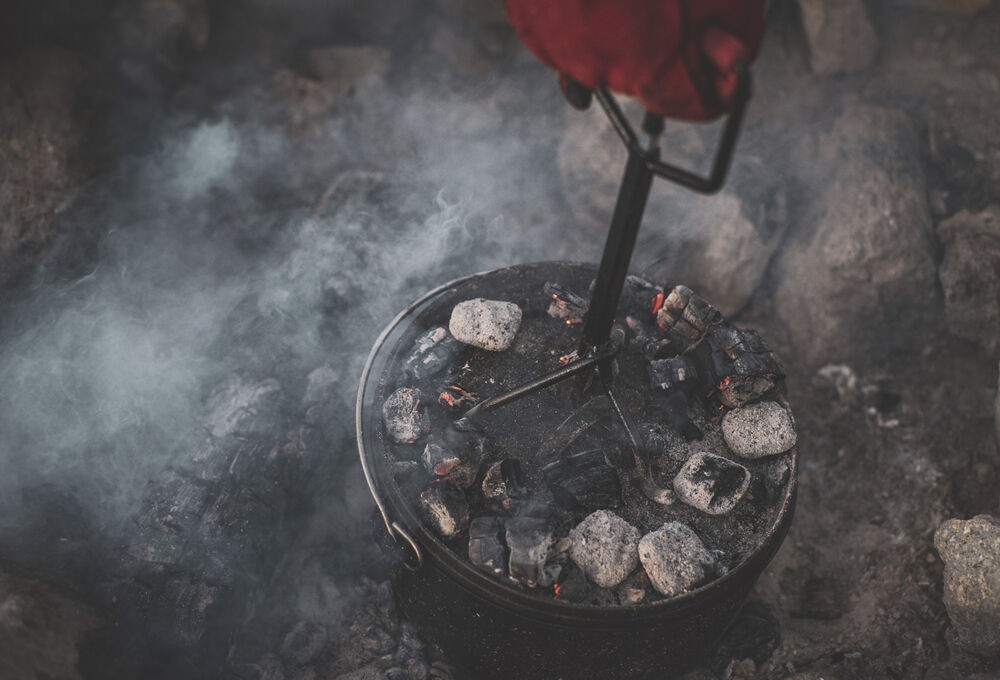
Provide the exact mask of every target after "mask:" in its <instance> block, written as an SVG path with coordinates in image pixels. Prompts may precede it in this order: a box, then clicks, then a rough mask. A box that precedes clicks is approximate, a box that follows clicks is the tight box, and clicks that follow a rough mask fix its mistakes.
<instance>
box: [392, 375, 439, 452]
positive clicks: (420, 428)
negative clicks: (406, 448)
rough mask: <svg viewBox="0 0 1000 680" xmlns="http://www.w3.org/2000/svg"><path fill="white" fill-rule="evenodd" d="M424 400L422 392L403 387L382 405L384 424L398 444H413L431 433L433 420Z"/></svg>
mask: <svg viewBox="0 0 1000 680" xmlns="http://www.w3.org/2000/svg"><path fill="white" fill-rule="evenodd" d="M422 400H423V395H422V394H421V393H420V390H418V389H416V388H414V387H401V388H399V389H398V390H396V391H395V392H393V393H392V394H391V395H389V398H388V399H386V400H385V403H384V404H382V422H383V423H384V424H385V430H386V432H388V433H389V436H390V437H392V438H393V439H394V440H395V441H396V442H398V443H400V444H412V443H413V442H415V441H416V440H418V439H420V438H421V437H423V436H424V435H425V434H427V433H428V432H430V430H431V420H430V417H429V416H428V415H427V409H426V408H425V406H424V405H423V403H422Z"/></svg>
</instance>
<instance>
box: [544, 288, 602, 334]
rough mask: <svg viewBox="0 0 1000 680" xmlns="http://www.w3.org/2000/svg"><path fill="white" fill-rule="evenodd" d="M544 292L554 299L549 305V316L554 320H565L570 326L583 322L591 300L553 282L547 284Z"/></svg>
mask: <svg viewBox="0 0 1000 680" xmlns="http://www.w3.org/2000/svg"><path fill="white" fill-rule="evenodd" d="M542 290H543V291H545V294H546V295H548V296H549V297H550V298H551V299H552V301H551V302H550V303H549V309H548V313H549V316H551V317H552V318H553V319H563V320H565V321H566V323H570V324H573V323H579V322H581V321H583V317H584V315H585V314H586V313H587V309H588V308H589V307H590V300H589V299H587V298H585V297H583V296H581V295H577V294H576V293H574V292H573V291H571V290H570V289H568V288H566V287H565V286H561V285H559V284H558V283H553V282H551V281H548V282H546V283H545V285H543V286H542Z"/></svg>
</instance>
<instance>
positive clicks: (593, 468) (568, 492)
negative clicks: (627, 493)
mask: <svg viewBox="0 0 1000 680" xmlns="http://www.w3.org/2000/svg"><path fill="white" fill-rule="evenodd" d="M542 474H543V476H544V479H545V484H546V485H547V486H548V487H549V489H550V490H551V491H552V496H553V497H554V498H555V500H556V502H557V503H558V504H559V505H560V506H562V507H563V508H565V509H567V510H575V511H583V512H589V511H592V510H599V509H601V508H613V507H617V506H618V505H619V504H620V503H621V495H622V488H621V482H619V480H618V472H617V470H615V468H613V467H612V466H610V465H608V463H607V461H606V460H605V457H604V454H603V453H602V452H601V451H598V450H594V451H586V452H584V453H578V454H576V455H574V456H568V457H567V458H564V459H562V460H559V461H556V462H555V463H550V464H549V465H546V466H545V468H544V469H543V470H542Z"/></svg>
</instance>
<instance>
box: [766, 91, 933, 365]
mask: <svg viewBox="0 0 1000 680" xmlns="http://www.w3.org/2000/svg"><path fill="white" fill-rule="evenodd" d="M917 148H919V142H918V139H917V137H916V133H915V131H914V130H913V128H912V126H911V124H910V122H909V120H908V118H907V117H906V116H905V115H904V114H902V113H901V112H899V111H895V110H891V109H886V108H880V107H872V106H866V105H857V104H855V105H850V104H848V107H847V109H846V110H845V111H843V113H841V114H840V116H839V117H838V118H837V120H836V121H835V123H834V124H833V126H832V129H831V130H830V131H829V132H827V133H823V134H821V135H820V137H819V138H818V140H817V143H816V145H815V148H814V149H812V151H811V152H810V153H809V157H808V158H807V159H803V160H800V161H799V164H800V165H803V166H804V167H805V168H807V169H811V170H812V171H813V172H814V173H815V176H814V177H812V178H810V180H809V183H810V185H812V186H815V187H816V190H815V192H814V194H813V195H809V196H805V197H804V201H805V205H803V208H802V210H800V211H797V214H798V215H800V217H799V219H800V220H802V221H801V222H800V223H798V224H792V225H791V226H790V228H789V238H788V239H786V242H785V245H784V247H783V248H782V251H781V253H780V256H779V258H778V260H777V261H776V262H775V274H776V279H777V283H776V285H775V291H774V302H775V306H776V309H777V312H778V316H779V317H780V319H781V320H782V322H783V323H784V325H785V327H786V328H787V329H788V333H789V337H790V340H792V342H793V349H794V351H795V353H796V356H793V357H792V358H793V359H795V360H797V361H799V362H805V363H808V364H813V363H814V364H819V363H821V362H822V363H830V362H837V361H844V360H847V359H848V358H850V359H851V360H856V357H859V356H866V357H868V358H869V359H871V360H872V361H878V360H881V359H884V358H885V357H886V356H888V355H889V354H890V353H891V352H892V351H894V350H896V351H899V350H905V349H913V348H914V347H917V346H919V345H920V344H922V343H923V342H924V340H925V338H926V333H927V331H928V329H931V328H933V327H934V326H935V324H936V323H937V322H938V319H939V318H940V314H941V312H940V301H939V297H938V294H937V285H936V276H935V264H934V243H933V239H932V229H931V217H930V211H929V209H928V206H927V199H926V185H925V180H924V176H923V173H922V171H921V166H920V162H919V159H918V158H917V154H916V151H915V150H916V149H917ZM806 164H808V165H806ZM810 166H811V167H810Z"/></svg>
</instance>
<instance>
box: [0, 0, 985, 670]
mask: <svg viewBox="0 0 1000 680" xmlns="http://www.w3.org/2000/svg"><path fill="white" fill-rule="evenodd" d="M770 15H771V16H770V20H769V32H768V36H767V38H766V40H765V48H764V52H763V54H762V55H761V57H760V59H759V60H758V62H757V64H756V66H755V77H756V81H755V84H756V88H755V95H754V98H753V100H752V103H751V106H750V110H749V114H748V120H747V123H746V126H745V131H744V134H743V136H742V138H741V139H740V142H739V146H738V148H737V154H736V160H735V163H734V167H733V169H732V171H731V173H730V180H729V182H728V184H727V187H726V188H725V189H724V190H723V191H722V193H721V194H719V195H717V196H713V197H696V196H692V195H689V194H687V193H685V192H684V191H682V190H680V189H677V188H674V187H670V186H668V185H666V184H663V183H658V184H656V185H654V188H653V195H652V197H651V200H650V206H649V209H648V210H647V215H646V220H645V222H644V227H643V230H642V233H641V235H640V244H639V247H638V248H637V251H636V252H637V256H636V259H635V262H634V269H635V270H636V271H644V272H646V273H647V274H648V275H651V276H654V277H656V278H657V279H658V280H660V281H661V282H663V283H678V282H681V283H685V284H686V285H688V286H690V287H692V288H693V289H694V290H695V291H696V292H698V293H699V294H701V295H703V296H704V297H705V298H707V299H709V300H710V301H712V302H713V303H715V304H716V305H718V306H719V307H720V309H721V310H722V311H723V312H724V313H726V314H727V316H729V317H730V318H733V319H734V320H735V321H736V322H738V323H741V324H744V325H747V326H751V327H753V328H755V329H757V330H759V332H760V333H761V334H762V335H763V336H764V337H765V338H766V339H767V341H768V343H769V344H770V345H771V346H772V347H773V348H774V349H775V350H776V351H778V353H779V354H780V355H781V356H782V358H783V360H784V363H785V365H786V368H787V370H788V373H789V378H788V387H789V400H790V402H791V403H792V404H793V405H794V408H795V413H796V420H797V423H796V424H797V428H798V432H799V446H800V450H801V456H802V457H801V477H800V491H799V502H798V509H797V512H796V518H795V522H794V524H793V526H792V529H791V532H790V534H789V536H788V538H787V539H786V541H785V544H784V546H783V548H782V549H781V551H780V552H779V553H778V555H777V556H776V558H775V559H774V561H773V563H772V564H771V566H770V567H769V569H768V570H767V571H766V572H765V574H764V576H763V577H762V578H761V579H760V581H759V583H758V584H757V586H756V589H755V591H754V594H753V595H752V598H751V603H750V604H748V605H747V607H746V608H745V610H744V612H743V614H741V616H740V618H739V619H738V620H737V623H736V625H735V626H734V628H733V629H732V630H731V631H730V633H729V634H728V635H727V637H726V639H725V641H724V643H723V645H722V647H721V648H720V650H719V652H718V653H717V654H716V656H715V657H714V658H712V659H708V660H706V663H705V666H704V668H702V669H699V670H696V671H692V672H691V673H690V674H689V675H688V676H687V677H688V678H689V680H694V679H695V678H714V677H718V678H726V679H727V680H728V679H730V678H798V679H799V680H807V679H808V680H817V679H819V678H825V679H826V680H831V679H837V680H845V679H851V678H883V677H884V678H927V679H928V680H945V679H948V680H950V679H952V678H961V677H978V678H981V679H982V678H990V677H996V676H997V673H998V668H997V660H996V658H995V655H996V654H997V653H1000V642H998V641H997V640H996V633H995V631H996V630H1000V614H998V612H1000V586H997V585H996V583H998V582H1000V565H998V564H997V562H998V560H997V554H1000V535H998V534H1000V530H997V529H995V528H993V529H991V527H995V525H994V524H991V523H990V522H989V521H986V520H979V521H978V522H977V523H975V524H968V525H965V524H962V525H954V524H950V525H947V527H946V530H945V531H944V532H942V533H940V534H939V538H938V541H937V546H935V532H936V531H937V530H938V529H939V527H941V525H942V524H943V523H945V521H946V520H948V519H950V518H958V519H960V520H965V519H968V518H971V517H973V516H975V515H982V514H987V515H992V516H994V517H996V516H998V515H1000V473H998V467H1000V460H998V453H997V442H996V436H997V432H996V425H997V423H996V413H995V408H996V407H995V406H994V404H995V399H996V392H997V359H998V356H997V352H998V351H1000V275H998V272H1000V126H998V117H997V111H998V110H1000V78H998V75H997V74H998V73H1000V50H998V48H997V47H996V35H997V34H998V32H1000V5H997V3H996V2H992V3H991V2H990V1H989V0H961V1H960V0H953V1H950V2H949V1H948V0H895V1H893V2H885V3H882V2H871V1H870V2H868V3H864V2H863V0H854V1H852V2H849V1H846V0H844V1H842V2H837V3H827V2H818V1H816V0H797V1H796V2H791V1H789V0H784V1H778V2H774V3H772V8H771V10H770ZM0 36H2V38H3V39H2V41H0V88H2V92H3V96H2V97H0V161H2V164H0V168H2V171H0V285H2V286H3V287H2V289H0V291H2V292H0V295H2V301H0V381H2V384H3V386H4V389H3V391H2V395H0V462H2V469H3V475H0V677H2V678H35V677H50V678H75V677H83V678H132V677H164V678H192V677H207V678H218V677H230V678H260V679H263V678H268V679H269V680H278V679H280V678H288V679H289V680H290V679H292V678H296V679H299V678H302V679H305V678H350V679H351V680H362V679H367V678H382V677H387V678H392V679H393V680H400V679H402V678H414V679H418V680H420V679H423V678H428V677H456V678H460V677H462V676H461V675H459V674H457V673H456V672H455V671H454V669H452V668H451V667H450V666H449V664H448V659H444V658H440V657H439V656H438V655H437V654H436V653H435V652H434V650H433V648H432V647H431V646H430V645H427V644H425V642H424V641H422V640H420V639H419V637H418V636H416V634H415V633H414V631H413V630H412V629H411V627H410V626H409V625H408V624H407V623H406V622H405V621H404V620H401V619H400V617H399V615H398V613H397V612H396V610H395V607H394V603H393V601H392V596H391V592H390V591H389V589H388V586H387V584H386V580H387V579H388V578H389V575H390V573H391V569H392V562H391V560H390V559H389V558H383V557H381V553H380V552H379V550H378V548H377V547H376V545H375V544H374V542H373V540H372V537H371V532H370V520H371V518H372V509H373V506H372V503H371V501H370V500H369V498H368V492H367V488H366V487H365V485H364V483H363V479H362V477H361V474H360V469H359V465H358V464H357V462H356V451H355V447H354V431H353V430H354V421H353V407H352V405H353V399H354V393H355V390H356V387H357V379H358V376H359V374H360V370H361V366H362V364H363V362H364V358H365V356H366V355H367V352H368V349H369V348H370V346H371V345H372V343H373V342H374V339H375V337H376V336H377V334H378V332H379V331H380V329H381V328H382V326H384V325H385V324H386V323H387V322H388V321H389V320H390V318H391V317H392V316H393V314H394V313H395V312H396V311H398V310H399V309H401V308H403V307H404V306H405V305H406V304H407V302H408V301H410V300H412V299H413V298H415V297H417V296H419V295H420V294H422V293H423V292H424V291H425V290H427V289H428V288H430V287H432V286H435V285H437V284H439V283H441V282H443V281H446V280H448V279H450V278H453V277H454V276H457V275H461V274H466V273H470V272H474V271H479V270H483V269H488V268H493V267H500V266H504V265H508V264H514V263H518V262H526V261H536V260H559V259H569V260H582V261H595V260H596V259H597V258H598V257H599V254H600V249H601V246H602V244H603V238H604V233H605V230H606V224H607V223H608V220H609V217H610V212H611V207H612V205H613V202H614V197H615V191H616V187H617V184H618V180H619V178H620V174H621V169H622V166H623V162H624V152H623V150H622V149H621V147H620V145H619V143H618V141H617V139H616V138H615V136H614V133H613V132H612V131H611V130H610V128H609V127H608V125H607V123H606V121H604V120H603V117H602V115H601V114H600V113H599V112H598V111H596V110H594V111H590V112H587V113H578V112H575V111H573V110H571V109H570V108H569V107H568V106H567V105H566V104H565V103H564V102H563V100H562V99H561V96H560V94H559V92H558V89H557V87H556V85H555V77H554V75H553V74H552V73H550V72H548V71H547V70H546V69H544V68H543V67H542V66H540V65H539V64H537V63H536V62H535V61H534V60H533V59H532V57H531V56H530V55H529V54H528V53H527V52H526V50H525V49H524V48H523V47H522V46H521V45H520V43H519V42H518V41H517V40H516V38H515V37H514V35H513V33H512V32H511V30H510V28H509V27H508V26H507V25H506V23H505V20H504V17H503V13H502V10H501V8H500V6H499V4H498V3H492V2H485V1H483V2H479V1H473V0H464V1H463V0H436V1H435V2H424V3H401V2H395V3H394V2H388V1H383V0H379V1H378V2H369V3H348V2H339V1H334V2H319V1H318V0H296V1H295V2H292V3H279V2H272V1H271V0H242V1H241V2H232V3H224V2H210V1H208V0H142V1H140V2H117V1H115V0H103V1H102V2H96V3H89V4H88V5H87V6H86V7H84V6H82V4H79V5H78V4H76V3H73V4H72V5H71V6H66V5H65V3H57V2H54V1H41V2H33V3H27V2H22V1H20V0H18V1H16V2H12V3H5V6H4V8H3V9H2V10H0ZM633 112H634V109H633ZM717 131H718V128H717V127H707V128H705V127H701V126H684V125H669V126H668V132H667V135H666V137H665V143H664V146H665V154H666V155H667V157H668V158H670V159H672V160H677V161H680V162H684V163H688V164H694V165H697V166H699V167H702V168H704V167H706V166H707V165H708V158H709V156H710V153H711V150H712V148H713V145H714V140H715V136H716V133H717ZM955 528H957V530H954V529H955ZM939 551H940V552H939ZM943 556H944V558H946V559H947V560H948V563H947V567H946V566H945V563H944V561H943ZM963 593H964V594H965V595H963ZM970 593H971V594H970ZM946 603H947V607H946ZM991 635H992V638H991ZM990 655H994V657H993V658H992V660H991V658H990ZM471 677H475V674H474V673H473V674H472V675H471Z"/></svg>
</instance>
